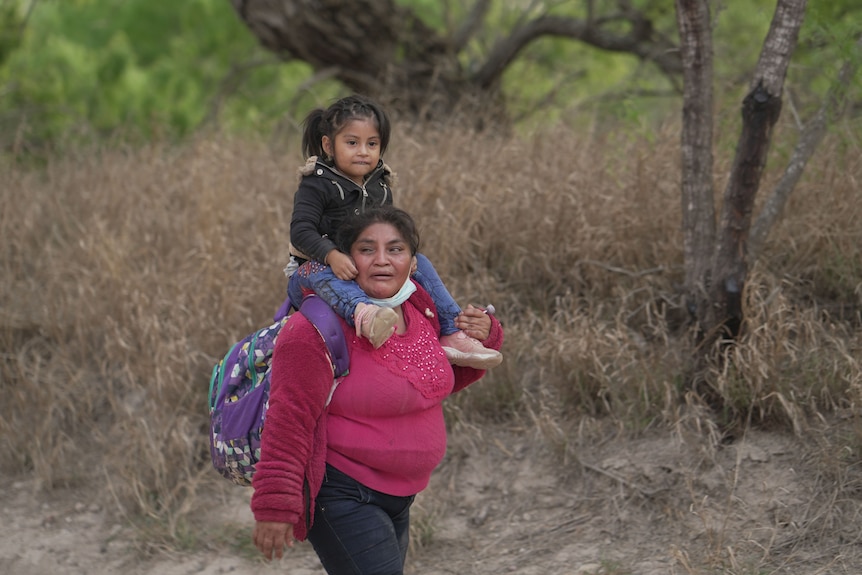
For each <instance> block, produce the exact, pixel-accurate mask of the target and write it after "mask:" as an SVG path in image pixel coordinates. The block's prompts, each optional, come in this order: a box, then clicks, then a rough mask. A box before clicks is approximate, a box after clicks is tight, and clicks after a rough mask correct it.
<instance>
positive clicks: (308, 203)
mask: <svg viewBox="0 0 862 575" xmlns="http://www.w3.org/2000/svg"><path fill="white" fill-rule="evenodd" d="M325 210H326V195H325V193H324V192H323V191H322V190H318V189H315V188H314V187H313V186H312V185H311V184H310V182H309V179H308V178H307V177H306V178H303V179H302V181H301V182H300V184H299V188H298V189H297V190H296V194H295V195H294V197H293V215H292V216H291V218H290V243H292V244H293V245H294V246H296V247H297V249H299V250H300V251H301V252H302V253H304V254H306V255H308V256H309V257H311V258H312V259H314V260H316V261H319V262H321V263H324V260H325V259H326V255H327V254H328V253H329V252H330V251H332V250H333V249H335V243H334V242H333V241H332V239H330V238H328V237H323V235H322V233H321V231H320V230H321V227H322V222H323V214H324V212H325Z"/></svg>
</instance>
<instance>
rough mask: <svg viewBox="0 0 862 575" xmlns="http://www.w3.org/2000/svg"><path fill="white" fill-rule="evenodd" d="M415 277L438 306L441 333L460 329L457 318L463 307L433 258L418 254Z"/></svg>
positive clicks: (449, 332) (450, 332)
mask: <svg viewBox="0 0 862 575" xmlns="http://www.w3.org/2000/svg"><path fill="white" fill-rule="evenodd" d="M413 278H414V279H415V280H416V281H417V282H418V283H419V285H421V286H422V287H423V288H424V289H425V291H427V292H428V295H430V296H431V299H433V300H434V305H435V306H437V319H438V320H440V335H451V334H453V333H455V332H456V331H458V328H457V327H455V318H456V317H458V314H460V313H461V308H460V307H458V304H457V302H455V298H453V297H452V295H451V294H450V293H449V290H447V289H446V286H445V285H444V284H443V280H441V279H440V276H439V275H438V274H437V270H436V269H434V265H433V264H432V263H431V260H429V259H428V258H426V257H425V256H424V255H422V254H416V273H414V274H413Z"/></svg>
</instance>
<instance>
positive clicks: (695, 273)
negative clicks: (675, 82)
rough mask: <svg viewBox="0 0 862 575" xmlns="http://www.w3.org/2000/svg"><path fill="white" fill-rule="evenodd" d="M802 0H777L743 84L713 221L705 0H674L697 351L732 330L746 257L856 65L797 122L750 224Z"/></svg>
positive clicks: (688, 285)
mask: <svg viewBox="0 0 862 575" xmlns="http://www.w3.org/2000/svg"><path fill="white" fill-rule="evenodd" d="M806 1H807V0H778V3H777V5H776V8H775V13H774V15H773V19H772V24H771V26H770V29H769V32H768V34H767V36H766V39H765V41H764V43H763V46H762V49H761V52H760V58H759V60H758V63H757V67H756V69H755V71H754V75H753V78H752V80H751V84H750V87H749V92H748V94H747V95H746V97H745V98H744V99H743V102H742V131H741V133H740V136H739V140H738V142H737V146H736V154H735V156H734V160H733V165H732V168H731V172H730V177H729V179H728V182H727V187H726V188H725V190H724V195H723V199H722V204H721V211H720V217H719V220H718V226H717V228H716V221H715V219H716V210H715V206H714V200H713V197H714V196H713V187H712V178H713V168H712V162H713V156H712V111H711V106H712V37H711V23H710V13H709V2H708V0H676V9H677V23H678V26H679V31H680V46H681V53H682V62H683V84H684V87H683V130H682V144H681V153H682V213H683V231H684V242H685V246H684V258H685V270H686V277H685V291H686V296H687V302H688V307H689V310H690V311H691V312H692V315H693V316H694V319H695V321H696V322H697V327H698V335H699V338H698V343H699V352H700V353H701V354H704V353H706V352H707V351H708V349H709V348H710V347H711V344H712V343H713V342H715V341H716V340H717V339H719V338H733V337H735V336H736V335H737V334H738V333H739V330H740V328H741V326H742V322H743V319H744V318H743V305H742V303H743V302H742V297H743V290H744V288H745V284H746V281H747V279H748V271H749V267H750V265H751V263H752V262H753V261H754V259H755V258H756V257H757V256H758V255H759V254H760V251H761V250H762V246H763V243H764V241H765V239H766V236H767V234H768V232H769V230H770V228H771V227H772V226H773V224H774V223H775V222H776V221H777V219H778V216H779V215H780V213H781V211H782V209H783V207H784V205H785V204H786V202H787V199H788V197H789V196H790V194H791V192H792V191H793V188H794V187H795V185H796V183H797V182H798V181H799V178H800V176H801V174H802V172H803V170H804V167H805V164H806V162H807V161H808V159H809V158H810V157H811V155H812V154H813V152H814V150H815V149H816V147H817V145H818V144H819V142H820V141H821V139H822V137H823V135H824V133H825V131H826V126H827V124H828V122H830V121H834V120H835V119H836V118H837V117H838V116H840V114H841V113H842V112H843V110H844V108H845V104H846V92H847V90H846V89H847V86H848V85H849V83H850V78H851V77H852V75H853V74H854V72H855V70H856V68H857V66H856V65H855V64H854V63H853V61H850V62H848V63H847V64H846V65H845V66H844V67H843V68H842V71H841V73H840V76H839V78H838V79H837V80H836V82H835V83H834V85H833V89H832V90H831V91H830V94H829V95H828V97H827V99H826V100H825V101H824V103H823V105H822V107H821V108H820V110H819V111H818V113H817V114H816V115H815V116H814V117H813V118H812V119H811V120H810V121H809V122H808V123H807V125H806V126H805V127H804V129H803V131H802V134H801V137H800V140H799V144H798V145H797V146H796V149H795V151H794V153H793V156H792V157H791V159H790V163H789V164H788V166H787V168H786V170H785V173H784V176H783V177H782V178H781V180H780V182H779V183H778V185H777V186H776V188H775V190H773V192H772V194H771V195H770V196H769V197H768V198H767V200H766V202H765V204H764V208H763V210H762V211H761V213H760V216H759V217H758V219H757V221H756V224H755V225H754V228H753V229H752V210H753V206H754V200H755V197H756V195H757V193H758V190H759V188H760V181H761V176H762V174H763V170H764V167H765V165H766V160H767V154H768V151H769V147H770V144H771V140H772V131H773V127H774V126H775V123H776V121H777V120H778V117H779V115H780V113H781V103H782V91H783V88H784V80H785V77H786V75H787V69H788V66H789V64H790V59H791V56H792V55H793V52H794V50H795V48H796V43H797V39H798V37H799V30H800V28H801V26H802V21H803V19H804V16H805V8H806Z"/></svg>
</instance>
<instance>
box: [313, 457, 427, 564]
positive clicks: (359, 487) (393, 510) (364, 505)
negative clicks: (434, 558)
mask: <svg viewBox="0 0 862 575" xmlns="http://www.w3.org/2000/svg"><path fill="white" fill-rule="evenodd" d="M412 503H413V497H395V496H392V495H386V494H384V493H380V492H379V491H375V490H373V489H369V488H368V487H366V486H365V485H363V484H361V483H359V482H358V481H356V480H354V479H353V478H352V477H350V476H348V475H347V474H345V473H342V472H340V471H338V470H337V469H335V468H334V467H332V466H330V465H327V466H326V478H325V479H324V482H323V486H322V487H321V488H320V492H319V493H318V495H317V501H316V504H315V508H314V524H313V525H312V527H311V531H309V533H308V540H309V541H310V542H311V544H312V546H313V547H314V550H315V551H316V552H317V556H318V557H320V562H321V563H322V564H323V567H324V569H326V572H327V573H328V574H329V575H402V574H403V573H404V562H405V560H406V558H407V547H408V543H409V537H410V536H409V528H410V506H411V504H412Z"/></svg>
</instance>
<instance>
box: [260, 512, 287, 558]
mask: <svg viewBox="0 0 862 575" xmlns="http://www.w3.org/2000/svg"><path fill="white" fill-rule="evenodd" d="M252 540H253V541H254V546H255V547H257V548H258V549H259V550H260V552H261V553H263V556H264V557H266V560H267V561H271V560H272V559H273V557H275V558H276V559H281V557H282V556H283V555H284V546H285V545H287V546H288V547H293V525H291V524H290V523H275V522H273V521H257V522H256V523H255V524H254V533H253V534H252Z"/></svg>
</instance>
